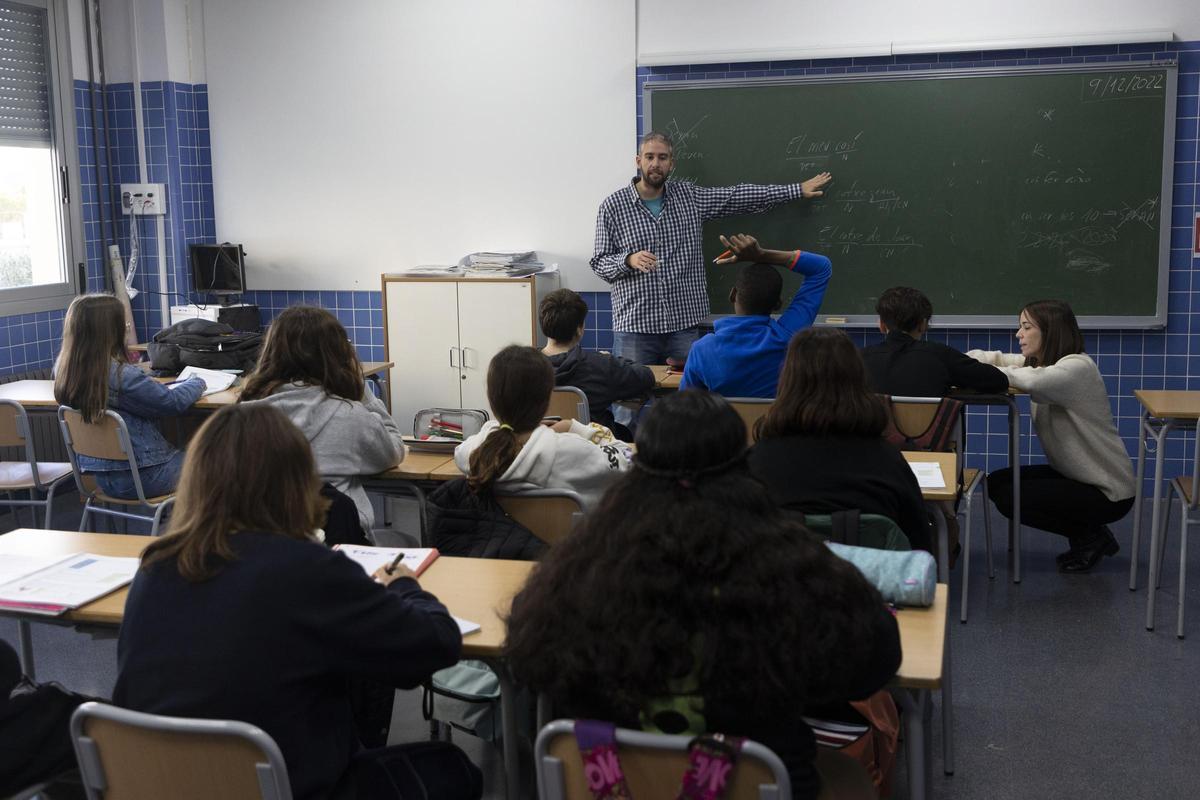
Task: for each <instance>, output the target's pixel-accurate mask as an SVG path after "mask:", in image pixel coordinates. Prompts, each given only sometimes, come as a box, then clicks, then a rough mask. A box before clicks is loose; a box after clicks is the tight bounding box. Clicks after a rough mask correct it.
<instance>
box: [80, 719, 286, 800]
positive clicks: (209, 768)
mask: <svg viewBox="0 0 1200 800" xmlns="http://www.w3.org/2000/svg"><path fill="white" fill-rule="evenodd" d="M71 742H72V744H73V745H74V746H75V757H76V759H77V760H78V761H79V772H80V775H81V776H82V777H83V785H84V789H85V790H86V792H87V796H88V800H100V798H104V800H142V798H147V797H171V798H174V800H202V798H203V799H204V800H207V798H212V797H221V798H225V800H291V797H292V787H291V782H290V781H289V779H288V773H287V767H286V765H285V764H284V761H283V754H282V753H280V752H279V747H278V746H277V745H276V744H275V741H274V740H273V739H272V738H271V737H270V736H268V735H267V734H266V733H264V732H263V731H262V730H261V729H260V728H257V727H255V726H254V725H250V724H249V723H246V722H234V721H229V720H211V719H184V718H181V717H163V716H159V715H157V714H143V713H142V712H140V711H129V710H128V709H124V708H117V707H116V706H110V705H106V704H104V703H84V704H83V705H81V706H80V707H79V708H77V709H76V710H75V713H74V714H73V715H72V716H71Z"/></svg>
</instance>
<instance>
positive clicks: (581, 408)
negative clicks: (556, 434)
mask: <svg viewBox="0 0 1200 800" xmlns="http://www.w3.org/2000/svg"><path fill="white" fill-rule="evenodd" d="M567 395H574V397H567ZM571 399H573V400H574V401H575V412H574V413H573V414H572V413H570V412H569V411H568V413H563V412H564V411H567V409H566V408H560V406H565V405H567V401H568V400H571ZM546 413H547V414H551V415H554V416H559V417H562V418H563V419H577V420H579V421H580V422H582V423H583V424H584V425H587V424H589V423H590V422H591V421H592V414H591V406H589V405H588V399H587V395H586V394H584V393H583V390H582V389H579V388H577V387H575V386H555V387H554V389H553V390H552V391H551V392H550V408H549V410H548V411H547V412H546Z"/></svg>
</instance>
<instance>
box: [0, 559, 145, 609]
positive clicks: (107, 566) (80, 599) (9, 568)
mask: <svg viewBox="0 0 1200 800" xmlns="http://www.w3.org/2000/svg"><path fill="white" fill-rule="evenodd" d="M18 559H28V560H26V561H25V562H24V564H21V563H19V561H18ZM4 561H5V564H4V572H3V575H2V577H4V578H8V580H7V581H6V582H5V583H3V584H0V609H4V610H6V611H22V612H26V613H30V614H45V615H47V616H57V615H59V614H63V613H65V612H67V611H70V610H72V609H75V608H79V607H80V606H83V605H87V604H88V603H90V602H92V601H93V600H96V599H97V598H100V597H103V596H104V595H106V594H108V593H110V592H114V591H116V590H117V589H120V588H121V587H122V586H125V585H126V584H128V583H129V582H130V581H132V580H133V576H134V574H136V573H137V569H138V563H139V559H137V558H123V557H117V556H98V555H93V554H92V553H76V554H75V555H73V556H67V557H66V558H60V559H57V560H55V562H54V563H52V564H49V565H46V564H44V563H38V559H36V558H32V559H29V557H24V556H16V557H13V558H12V559H10V557H8V556H6V557H5V559H4ZM23 567H32V570H31V571H30V572H28V573H26V574H23V575H20V576H17V577H12V573H13V572H14V571H15V569H20V568H23Z"/></svg>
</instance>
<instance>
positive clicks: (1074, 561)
mask: <svg viewBox="0 0 1200 800" xmlns="http://www.w3.org/2000/svg"><path fill="white" fill-rule="evenodd" d="M1016 336H1017V342H1018V343H1019V344H1020V348H1021V352H1020V353H1019V354H1018V353H1002V352H1000V351H993V352H985V351H982V350H971V351H969V352H968V353H967V355H969V356H972V357H973V358H976V359H978V360H980V361H983V362H985V363H988V364H995V365H998V366H999V367H1000V370H1001V371H1002V372H1004V373H1005V375H1006V376H1007V377H1008V382H1009V385H1011V386H1013V387H1014V388H1016V389H1019V390H1021V391H1023V392H1028V393H1029V396H1030V400H1031V401H1032V402H1031V404H1030V405H1031V407H1032V410H1033V427H1034V428H1035V429H1036V430H1037V434H1038V439H1039V440H1041V443H1042V450H1043V451H1045V453H1046V461H1047V462H1048V463H1046V464H1034V465H1032V466H1022V467H1021V522H1022V523H1023V524H1025V525H1031V526H1033V527H1035V528H1039V529H1041V530H1044V531H1049V532H1050V533H1057V534H1059V535H1060V536H1065V537H1067V540H1068V541H1069V542H1070V547H1069V548H1068V549H1067V551H1066V552H1065V553H1061V554H1060V555H1059V556H1058V558H1057V561H1058V569H1059V571H1060V572H1088V571H1089V570H1091V569H1092V568H1093V567H1094V566H1096V564H1097V563H1099V561H1100V559H1101V558H1103V557H1104V556H1112V555H1116V554H1117V552H1118V551H1119V550H1120V549H1121V547H1120V545H1119V544H1118V543H1117V540H1116V538H1115V537H1114V536H1113V534H1112V531H1110V530H1109V528H1108V526H1109V525H1110V524H1111V523H1113V522H1116V521H1118V520H1120V519H1122V518H1123V517H1124V516H1125V515H1126V514H1128V513H1129V509H1130V508H1132V507H1133V495H1134V490H1135V488H1136V483H1135V479H1134V476H1133V468H1132V466H1131V463H1130V459H1129V454H1128V452H1126V450H1125V444H1124V443H1123V442H1122V441H1121V437H1120V435H1118V433H1117V426H1116V423H1115V422H1114V421H1113V414H1112V407H1111V406H1110V405H1109V400H1108V391H1107V389H1105V386H1104V379H1103V378H1102V377H1101V376H1100V369H1099V368H1098V367H1097V366H1096V362H1094V361H1092V359H1091V358H1090V357H1088V355H1087V354H1086V353H1085V352H1084V351H1083V334H1082V333H1080V331H1079V324H1078V323H1077V322H1076V320H1075V313H1074V312H1073V311H1072V310H1071V307H1070V306H1069V305H1068V304H1066V303H1064V302H1063V301H1061V300H1038V301H1036V302H1033V303H1029V304H1028V305H1026V306H1025V307H1024V308H1023V309H1021V315H1020V317H1019V319H1018V327H1017V334H1016ZM987 482H988V493H989V494H990V495H991V497H992V502H993V503H995V504H996V508H998V509H999V510H1000V513H1001V514H1003V515H1004V516H1006V517H1011V516H1012V511H1013V492H1012V485H1013V480H1012V469H1011V468H1009V467H1005V468H1004V469H999V470H996V471H995V472H992V473H991V474H989V475H988V477H987Z"/></svg>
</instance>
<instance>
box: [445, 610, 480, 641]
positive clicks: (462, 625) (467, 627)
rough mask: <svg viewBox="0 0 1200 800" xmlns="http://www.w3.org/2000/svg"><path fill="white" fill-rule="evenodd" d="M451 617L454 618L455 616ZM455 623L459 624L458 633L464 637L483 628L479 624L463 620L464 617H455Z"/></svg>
mask: <svg viewBox="0 0 1200 800" xmlns="http://www.w3.org/2000/svg"><path fill="white" fill-rule="evenodd" d="M450 616H452V617H454V615H453V614H451V615H450ZM454 621H455V622H457V623H458V632H459V633H461V634H462V635H463V636H466V635H467V634H468V633H474V632H475V631H477V630H480V629H481V628H482V627H483V626H482V625H480V624H479V623H478V622H471V620H469V619H463V618H462V617H454Z"/></svg>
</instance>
